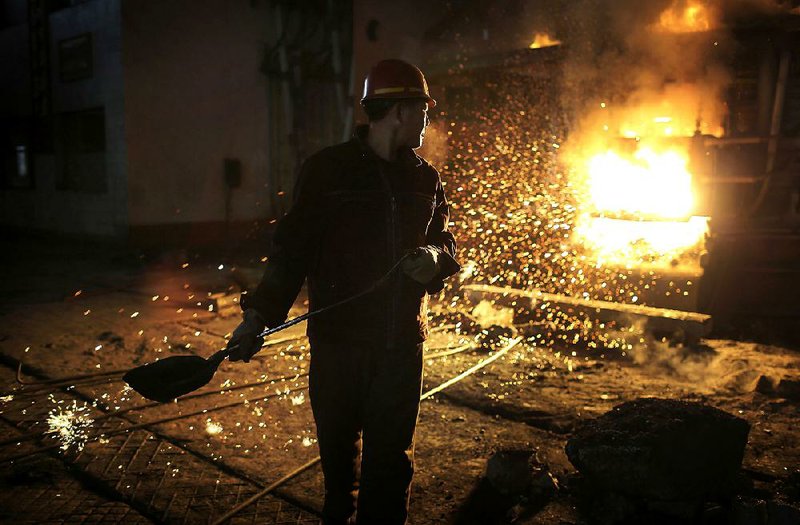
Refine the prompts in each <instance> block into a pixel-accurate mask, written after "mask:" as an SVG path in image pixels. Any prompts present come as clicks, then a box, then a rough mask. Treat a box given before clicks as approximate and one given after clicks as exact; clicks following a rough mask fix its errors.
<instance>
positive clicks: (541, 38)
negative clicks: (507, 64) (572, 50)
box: [528, 33, 561, 49]
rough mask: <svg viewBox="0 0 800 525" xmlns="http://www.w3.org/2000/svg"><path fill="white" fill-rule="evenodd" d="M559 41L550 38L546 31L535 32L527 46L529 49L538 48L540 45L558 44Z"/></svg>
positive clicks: (550, 45)
mask: <svg viewBox="0 0 800 525" xmlns="http://www.w3.org/2000/svg"><path fill="white" fill-rule="evenodd" d="M560 44H561V41H560V40H556V39H555V38H551V37H550V35H548V34H547V33H536V35H534V37H533V42H531V44H530V45H529V46H528V47H529V48H530V49H540V48H542V47H552V46H557V45H560Z"/></svg>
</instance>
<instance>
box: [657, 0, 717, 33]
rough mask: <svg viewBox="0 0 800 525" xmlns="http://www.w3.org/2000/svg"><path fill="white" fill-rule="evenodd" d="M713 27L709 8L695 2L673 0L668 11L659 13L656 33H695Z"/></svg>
mask: <svg viewBox="0 0 800 525" xmlns="http://www.w3.org/2000/svg"><path fill="white" fill-rule="evenodd" d="M713 27H714V23H713V16H712V13H711V12H710V8H709V7H708V6H706V5H704V4H703V3H702V2H699V1H696V0H674V1H673V3H672V5H671V6H670V8H669V9H667V10H665V11H664V12H662V13H661V16H660V17H659V19H658V23H657V24H656V25H655V30H656V31H663V32H669V33H695V32H698V31H708V30H710V29H712V28H713Z"/></svg>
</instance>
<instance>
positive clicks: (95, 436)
mask: <svg viewBox="0 0 800 525" xmlns="http://www.w3.org/2000/svg"><path fill="white" fill-rule="evenodd" d="M307 388H308V385H304V386H299V387H295V388H289V389H287V390H286V391H284V392H279V393H276V394H267V395H260V396H258V397H251V398H248V399H241V400H238V401H235V402H233V403H227V404H225V405H219V406H216V407H211V408H204V409H201V410H195V411H193V412H189V413H186V414H180V415H177V416H170V417H165V418H162V419H156V420H155V421H145V422H142V423H137V424H134V425H131V426H127V427H123V428H118V429H116V430H109V431H108V432H102V433H98V434H93V435H91V436H89V437H87V438H86V442H87V443H88V442H90V441H95V440H97V439H100V438H104V437H108V436H114V435H117V434H122V433H123V432H130V431H131V430H139V429H140V428H145V427H147V426H150V425H160V424H162V423H171V422H173V421H179V420H181V419H186V418H188V417H192V416H198V415H201V414H208V413H211V412H217V411H218V410H223V409H226V408H231V407H235V406H240V405H244V404H246V403H256V402H258V401H266V400H268V399H272V398H275V397H280V396H285V395H286V394H291V393H293V392H298V391H300V390H306V389H307ZM112 415H113V414H112ZM104 419H107V418H104ZM57 448H61V445H50V446H47V447H43V448H40V449H38V450H35V451H32V452H24V453H21V454H16V455H14V456H9V457H5V458H0V463H7V462H9V461H16V460H18V459H22V458H26V457H28V456H35V455H36V454H41V453H42V452H48V451H50V450H55V449H57Z"/></svg>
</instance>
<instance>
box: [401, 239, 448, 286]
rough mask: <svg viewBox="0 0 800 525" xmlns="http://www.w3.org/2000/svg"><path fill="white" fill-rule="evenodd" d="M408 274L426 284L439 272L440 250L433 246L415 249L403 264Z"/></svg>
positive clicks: (404, 270) (402, 266)
mask: <svg viewBox="0 0 800 525" xmlns="http://www.w3.org/2000/svg"><path fill="white" fill-rule="evenodd" d="M401 268H402V269H403V272H405V274H406V275H408V276H409V277H411V278H412V279H414V280H415V281H417V282H418V283H419V284H421V285H423V286H424V285H426V284H428V283H429V282H431V281H432V280H433V278H434V277H436V275H437V274H438V273H439V269H440V268H439V250H438V249H437V248H435V247H433V246H421V247H419V248H416V249H414V251H412V252H411V254H410V255H409V256H408V257H407V258H406V259H405V260H404V261H403V264H402V265H401Z"/></svg>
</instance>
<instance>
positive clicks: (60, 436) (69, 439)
mask: <svg viewBox="0 0 800 525" xmlns="http://www.w3.org/2000/svg"><path fill="white" fill-rule="evenodd" d="M88 412H89V407H88V406H86V405H84V406H78V402H77V401H73V402H72V405H68V406H67V407H60V406H59V407H56V408H54V409H53V410H51V411H50V414H49V415H48V417H47V427H48V429H47V430H46V431H45V432H46V433H47V434H52V435H53V437H54V438H55V439H57V440H59V441H61V450H62V451H64V452H66V451H67V450H68V449H69V448H70V447H72V446H73V445H74V446H75V448H76V449H77V450H79V451H80V450H83V447H84V446H85V445H86V442H87V441H88V439H89V429H90V428H91V426H92V423H94V420H93V419H92V418H90V417H89V415H88Z"/></svg>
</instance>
